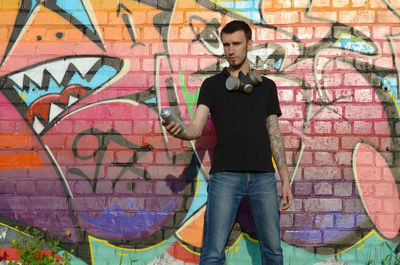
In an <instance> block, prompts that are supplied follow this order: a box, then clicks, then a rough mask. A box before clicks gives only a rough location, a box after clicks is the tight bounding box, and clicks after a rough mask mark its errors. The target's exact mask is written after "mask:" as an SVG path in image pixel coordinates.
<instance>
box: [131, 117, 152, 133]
mask: <svg viewBox="0 0 400 265" xmlns="http://www.w3.org/2000/svg"><path fill="white" fill-rule="evenodd" d="M133 132H134V133H136V134H149V133H152V132H154V121H152V120H147V121H146V120H134V121H133Z"/></svg>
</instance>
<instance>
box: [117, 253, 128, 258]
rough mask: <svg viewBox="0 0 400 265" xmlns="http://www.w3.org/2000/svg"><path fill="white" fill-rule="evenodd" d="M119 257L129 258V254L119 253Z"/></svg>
mask: <svg viewBox="0 0 400 265" xmlns="http://www.w3.org/2000/svg"><path fill="white" fill-rule="evenodd" d="M117 254H118V255H120V256H124V257H125V256H128V254H124V253H117Z"/></svg>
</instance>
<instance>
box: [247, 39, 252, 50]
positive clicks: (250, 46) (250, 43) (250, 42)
mask: <svg viewBox="0 0 400 265" xmlns="http://www.w3.org/2000/svg"><path fill="white" fill-rule="evenodd" d="M252 47H253V40H249V41H248V42H247V51H251V49H252Z"/></svg>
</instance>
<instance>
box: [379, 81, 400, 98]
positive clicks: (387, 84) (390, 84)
mask: <svg viewBox="0 0 400 265" xmlns="http://www.w3.org/2000/svg"><path fill="white" fill-rule="evenodd" d="M379 79H380V80H381V82H382V83H383V84H384V85H385V87H387V88H388V89H390V90H391V91H392V93H393V95H394V98H397V87H398V85H397V78H396V77H390V78H388V77H383V76H380V77H379ZM397 102H399V100H397Z"/></svg>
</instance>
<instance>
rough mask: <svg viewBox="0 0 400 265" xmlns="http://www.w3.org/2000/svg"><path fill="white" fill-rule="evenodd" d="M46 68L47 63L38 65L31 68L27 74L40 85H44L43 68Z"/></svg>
mask: <svg viewBox="0 0 400 265" xmlns="http://www.w3.org/2000/svg"><path fill="white" fill-rule="evenodd" d="M45 68H46V66H45V65H41V66H37V67H35V68H33V69H31V70H28V71H26V72H25V75H26V76H28V77H29V78H30V79H32V80H33V81H35V82H36V84H38V86H39V87H41V86H42V80H43V70H44V69H45Z"/></svg>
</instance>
